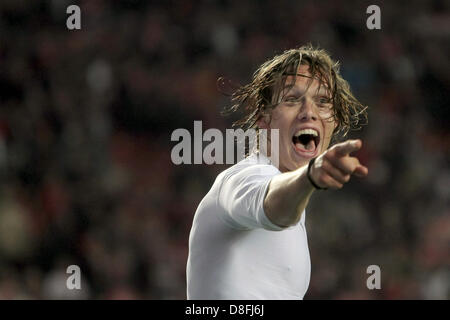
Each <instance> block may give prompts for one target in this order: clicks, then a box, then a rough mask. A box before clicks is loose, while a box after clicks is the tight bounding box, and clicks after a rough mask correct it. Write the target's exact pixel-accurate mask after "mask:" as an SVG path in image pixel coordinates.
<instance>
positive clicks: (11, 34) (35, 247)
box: [0, 0, 450, 299]
mask: <svg viewBox="0 0 450 320" xmlns="http://www.w3.org/2000/svg"><path fill="white" fill-rule="evenodd" d="M70 4H78V5H79V6H80V8H81V13H82V16H81V26H82V29H81V30H79V31H69V30H67V28H66V19H67V17H68V15H67V14H66V8H67V6H68V5H70ZM370 4H377V5H379V6H380V7H381V23H382V29H381V30H373V31H371V30H368V29H367V28H366V19H367V17H368V15H367V14H366V8H367V7H368V6H369V5H370ZM449 23H450V16H449V2H447V1H417V0H411V1H398V2H397V1H396V2H395V3H393V1H390V2H387V1H386V2H381V1H374V2H373V3H372V2H369V1H350V2H349V1H326V2H325V1H323V2H322V1H317V2H315V1H269V0H266V1H225V0H223V1H213V0H210V1H193V0H188V1H156V2H153V1H148V2H147V1H140V0H123V1H101V0H87V1H66V0H54V1H25V0H21V1H15V0H5V1H1V3H0V30H1V31H0V298H2V299H54V298H63V299H65V298H71V299H81V298H86V299H185V297H186V295H185V286H186V285H185V266H186V259H187V254H188V234H189V230H190V226H191V222H192V217H193V214H194V211H195V209H196V206H197V204H198V203H199V201H200V200H201V198H202V196H203V195H204V194H205V193H206V192H207V191H208V189H209V187H210V186H211V184H212V182H213V180H214V178H215V176H216V174H217V173H218V172H220V171H221V170H223V169H224V168H226V167H227V166H225V165H223V166H221V165H213V166H208V165H190V166H189V165H181V166H176V165H174V164H172V162H171V159H170V151H171V148H172V147H173V146H174V145H175V143H174V142H171V141H170V135H171V133H172V131H173V130H174V129H176V128H186V129H188V130H190V131H191V132H192V130H193V121H194V120H202V121H203V128H204V130H205V129H206V128H219V129H221V130H223V131H224V130H225V128H230V127H231V120H230V119H229V118H223V117H221V116H220V110H221V109H222V108H223V107H224V106H226V105H228V104H229V100H228V98H227V97H226V96H224V95H222V94H220V93H219V92H218V90H217V87H216V80H217V78H218V77H219V76H226V77H228V78H229V79H232V80H234V81H236V82H239V83H245V82H246V81H248V80H249V79H250V76H251V74H252V72H253V71H254V70H255V68H256V67H257V66H258V65H259V64H261V63H262V62H263V61H265V60H266V59H267V58H270V57H272V56H273V55H274V54H276V53H280V52H281V51H283V50H284V49H288V48H290V47H294V46H298V45H301V44H305V43H307V42H312V43H313V44H319V45H320V46H322V47H324V48H325V49H327V50H328V51H329V52H330V53H331V54H332V56H333V57H334V58H336V59H337V60H339V61H341V63H342V73H343V75H344V77H345V78H346V79H348V80H349V82H350V84H351V85H352V87H353V90H354V92H355V94H356V96H357V97H359V98H360V100H361V101H362V102H363V103H365V104H367V105H369V107H370V110H369V125H368V126H366V127H365V128H364V129H363V130H362V131H361V132H359V133H355V134H352V135H351V136H357V137H361V138H362V139H363V141H364V149H363V151H362V152H360V156H361V161H362V162H363V163H365V164H366V165H367V166H368V167H369V170H370V175H369V177H368V178H367V179H365V180H358V179H354V180H352V181H351V182H350V183H349V184H348V185H346V186H345V188H344V189H343V190H341V191H327V192H326V193H325V192H323V193H317V194H315V195H314V196H313V199H312V203H311V205H310V207H309V210H308V219H307V225H308V232H309V245H310V251H311V259H312V277H311V283H310V287H309V290H308V292H307V295H306V297H305V298H306V299H410V298H411V299H449V298H450V289H449V283H450V272H449V265H450V258H449V252H450V251H449V249H450V215H449V213H450V206H449V202H450V201H449V199H450V168H449V163H450V162H449V151H450V135H449V130H448V128H449V109H450V108H449V107H450V106H449V94H448V92H449V84H450V62H449V52H450V51H449V46H450V42H449V37H450V24H449ZM71 264H76V265H79V266H80V268H81V272H82V290H79V291H78V290H73V291H69V290H67V289H66V288H65V281H66V279H67V276H68V275H67V274H66V273H65V270H66V268H67V266H68V265H71ZM371 264H376V265H379V266H380V268H381V287H382V288H381V290H373V291H369V290H368V289H367V288H366V279H367V277H368V275H367V274H366V268H367V266H368V265H371Z"/></svg>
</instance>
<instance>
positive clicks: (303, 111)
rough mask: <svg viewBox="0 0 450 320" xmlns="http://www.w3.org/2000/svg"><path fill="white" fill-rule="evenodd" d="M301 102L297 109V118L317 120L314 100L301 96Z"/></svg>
mask: <svg viewBox="0 0 450 320" xmlns="http://www.w3.org/2000/svg"><path fill="white" fill-rule="evenodd" d="M302 102H303V103H302V104H301V105H300V109H299V111H298V115H297V118H298V119H299V120H302V121H310V120H313V121H315V120H317V119H318V116H317V113H316V106H315V104H314V101H313V100H312V99H311V98H310V97H308V96H305V97H303V101H302Z"/></svg>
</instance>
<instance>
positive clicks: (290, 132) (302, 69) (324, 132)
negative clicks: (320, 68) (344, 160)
mask: <svg viewBox="0 0 450 320" xmlns="http://www.w3.org/2000/svg"><path fill="white" fill-rule="evenodd" d="M297 74H298V75H297V78H296V80H295V81H296V82H295V84H294V85H293V86H292V87H291V88H289V87H286V86H288V85H290V84H292V83H293V81H294V79H295V78H294V76H288V77H287V79H286V86H285V88H281V94H280V101H279V104H278V105H277V106H276V107H275V109H273V110H272V114H271V119H269V117H268V116H266V117H264V118H261V119H260V120H259V121H258V125H259V127H260V128H267V129H269V128H270V129H279V152H280V153H279V170H280V171H281V172H286V171H292V170H295V169H297V168H299V167H301V166H304V165H306V164H307V163H308V162H309V160H310V159H312V158H314V157H317V156H319V155H320V154H321V153H323V152H324V151H325V150H327V148H328V146H329V144H330V140H331V137H332V135H333V131H334V129H335V128H336V121H335V119H334V117H333V116H332V115H333V106H332V103H331V101H330V98H331V96H330V93H329V92H328V91H327V88H326V87H325V86H324V85H322V86H320V90H319V81H318V80H317V79H314V80H313V81H312V82H310V81H311V79H310V78H311V74H310V73H309V66H307V65H300V66H299V68H298V71H297ZM308 84H310V85H309V87H308ZM269 136H270V135H269Z"/></svg>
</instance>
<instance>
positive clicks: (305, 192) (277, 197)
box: [264, 140, 368, 227]
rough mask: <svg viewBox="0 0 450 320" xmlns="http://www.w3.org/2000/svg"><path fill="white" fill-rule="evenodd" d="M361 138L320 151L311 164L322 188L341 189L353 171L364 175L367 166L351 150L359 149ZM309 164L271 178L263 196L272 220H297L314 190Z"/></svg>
mask: <svg viewBox="0 0 450 320" xmlns="http://www.w3.org/2000/svg"><path fill="white" fill-rule="evenodd" d="M361 146H362V142H361V140H347V141H345V142H342V143H339V144H336V145H335V146H333V147H332V148H330V149H329V150H327V151H326V152H324V153H323V154H322V155H320V156H319V157H318V158H317V160H316V161H315V162H314V165H313V166H312V167H311V172H310V173H311V178H312V179H313V181H314V182H315V183H316V184H317V185H318V186H319V187H322V188H332V189H340V188H342V186H343V185H344V183H346V182H348V181H349V180H350V177H351V175H356V176H358V177H365V176H366V175H367V174H368V169H367V168H366V167H365V166H363V165H361V164H360V163H359V160H358V158H356V157H352V156H350V153H351V152H353V151H356V150H359V149H360V148H361ZM307 168H308V166H303V167H300V168H298V169H296V170H294V171H291V172H286V173H283V174H280V175H277V176H275V177H273V178H272V180H271V182H270V184H269V189H268V191H267V193H266V196H265V198H264V211H265V213H266V215H267V217H268V218H269V220H270V221H271V222H272V223H274V224H276V225H278V226H280V227H288V226H291V225H294V224H296V223H297V222H298V221H299V220H300V218H301V214H302V212H303V210H304V209H305V208H306V206H307V205H308V202H309V199H310V197H311V195H312V193H313V191H314V190H315V189H314V187H313V186H312V184H311V183H310V181H309V180H308V177H307V175H306V174H307Z"/></svg>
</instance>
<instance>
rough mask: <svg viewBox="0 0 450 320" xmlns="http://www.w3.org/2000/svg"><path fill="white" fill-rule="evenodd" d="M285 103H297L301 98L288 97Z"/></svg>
mask: <svg viewBox="0 0 450 320" xmlns="http://www.w3.org/2000/svg"><path fill="white" fill-rule="evenodd" d="M284 101H285V102H290V103H296V102H298V101H299V98H298V97H296V96H289V97H286V98H285V100H284Z"/></svg>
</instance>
